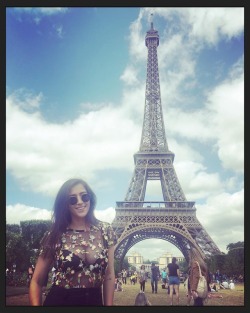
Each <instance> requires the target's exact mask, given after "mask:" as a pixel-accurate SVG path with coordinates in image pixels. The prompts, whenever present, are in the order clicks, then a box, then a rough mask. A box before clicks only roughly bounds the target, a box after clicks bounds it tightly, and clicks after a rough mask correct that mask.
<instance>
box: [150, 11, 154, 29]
mask: <svg viewBox="0 0 250 313" xmlns="http://www.w3.org/2000/svg"><path fill="white" fill-rule="evenodd" d="M153 17H154V14H153V13H151V14H150V22H151V29H154V27H153Z"/></svg>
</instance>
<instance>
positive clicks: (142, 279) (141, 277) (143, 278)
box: [139, 265, 147, 292]
mask: <svg viewBox="0 0 250 313" xmlns="http://www.w3.org/2000/svg"><path fill="white" fill-rule="evenodd" d="M146 279H147V273H146V271H145V265H142V266H141V270H140V271H139V282H140V291H142V292H144V291H145V283H146Z"/></svg>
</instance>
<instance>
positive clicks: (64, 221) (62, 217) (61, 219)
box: [41, 178, 99, 257]
mask: <svg viewBox="0 0 250 313" xmlns="http://www.w3.org/2000/svg"><path fill="white" fill-rule="evenodd" d="M78 184H81V185H83V186H84V188H85V189H86V191H87V193H88V194H89V196H90V207H89V211H88V214H87V216H86V221H87V223H88V224H89V225H98V223H99V220H98V219H97V218H96V217H95V215H94V209H95V207H96V201H97V199H96V195H95V193H94V192H93V190H92V189H91V188H90V186H89V185H88V184H87V183H86V182H85V181H84V180H83V179H80V178H71V179H69V180H67V181H66V182H65V183H64V184H63V185H62V186H61V188H60V189H59V191H58V193H57V196H56V199H55V202H54V212H53V215H52V225H51V230H50V232H49V233H47V234H46V235H45V237H44V238H43V240H42V242H41V246H42V249H43V255H44V257H46V256H48V255H50V257H52V256H54V252H55V249H56V246H57V245H58V244H59V239H60V237H61V235H62V233H63V232H65V231H66V229H67V227H68V225H69V224H70V223H71V214H70V211H69V193H70V190H71V189H72V188H73V187H74V186H76V185H78Z"/></svg>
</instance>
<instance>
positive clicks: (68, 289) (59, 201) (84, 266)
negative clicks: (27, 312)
mask: <svg viewBox="0 0 250 313" xmlns="http://www.w3.org/2000/svg"><path fill="white" fill-rule="evenodd" d="M95 206H96V195H95V194H94V192H93V191H92V189H91V188H90V186H89V185H88V184H87V183H86V182H85V181H84V180H82V179H69V180H68V181H66V182H65V183H64V184H63V185H62V186H61V188H60V189H59V191H58V194H57V196H56V199H55V203H54V213H53V223H52V227H51V230H50V232H47V233H46V234H45V236H44V238H43V240H42V243H41V249H40V253H39V257H38V260H37V263H36V267H35V272H34V274H33V277H32V280H31V283H30V289H29V299H30V304H31V305H32V306H39V305H40V306H41V305H42V285H43V281H44V279H45V278H46V275H47V273H48V272H49V270H50V269H51V268H52V266H54V267H55V279H54V282H53V284H52V287H51V289H50V290H49V293H48V295H47V297H46V299H45V301H44V303H43V306H83V305H86V306H102V305H105V306H111V305H113V297H114V282H115V273H114V245H115V244H116V236H115V234H114V231H113V230H112V227H111V225H110V224H109V223H104V222H101V221H99V220H97V219H96V218H95V216H94V209H95ZM102 287H103V288H102ZM102 290H103V292H102Z"/></svg>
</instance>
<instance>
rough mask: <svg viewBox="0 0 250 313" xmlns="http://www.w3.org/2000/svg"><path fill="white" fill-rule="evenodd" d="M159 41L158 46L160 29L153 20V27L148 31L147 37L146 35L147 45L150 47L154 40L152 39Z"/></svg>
mask: <svg viewBox="0 0 250 313" xmlns="http://www.w3.org/2000/svg"><path fill="white" fill-rule="evenodd" d="M155 39H156V41H157V46H159V35H158V31H157V30H155V29H154V26H153V22H151V28H150V30H149V31H147V34H146V37H145V45H146V46H147V47H148V45H149V43H150V42H152V40H155Z"/></svg>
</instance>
